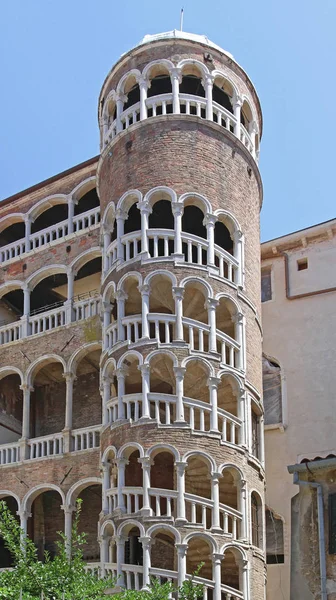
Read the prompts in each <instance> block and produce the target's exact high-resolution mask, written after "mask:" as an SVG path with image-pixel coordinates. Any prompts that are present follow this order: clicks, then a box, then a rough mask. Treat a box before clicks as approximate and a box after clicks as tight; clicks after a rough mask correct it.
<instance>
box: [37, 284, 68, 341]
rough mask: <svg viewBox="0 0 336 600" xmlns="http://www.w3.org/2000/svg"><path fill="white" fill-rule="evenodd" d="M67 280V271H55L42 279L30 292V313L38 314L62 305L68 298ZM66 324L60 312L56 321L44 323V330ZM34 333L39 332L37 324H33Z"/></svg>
mask: <svg viewBox="0 0 336 600" xmlns="http://www.w3.org/2000/svg"><path fill="white" fill-rule="evenodd" d="M67 282H68V278H67V275H66V274H65V273H53V274H52V275H48V274H47V272H46V275H45V277H43V279H41V280H40V281H39V282H38V283H37V285H36V286H35V287H34V289H33V290H32V291H31V293H30V315H31V316H33V315H37V314H38V313H40V312H45V311H47V310H51V309H52V308H58V307H61V306H62V305H63V304H64V302H65V301H66V300H67V297H68V296H67ZM60 325H64V317H63V318H62V315H61V314H59V315H58V316H57V317H55V321H53V322H52V321H51V320H47V321H46V322H45V324H44V328H43V330H44V331H47V330H48V329H53V328H54V327H59V326H60ZM32 333H33V334H34V333H39V331H37V330H35V324H34V323H33V324H32Z"/></svg>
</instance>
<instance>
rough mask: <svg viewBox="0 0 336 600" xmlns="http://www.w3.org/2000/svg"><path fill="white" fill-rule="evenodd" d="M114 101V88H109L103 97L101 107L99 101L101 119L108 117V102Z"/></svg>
mask: <svg viewBox="0 0 336 600" xmlns="http://www.w3.org/2000/svg"><path fill="white" fill-rule="evenodd" d="M116 101H117V92H116V90H110V91H109V93H108V94H107V96H106V98H105V99H104V104H103V106H102V107H101V103H100V102H99V107H100V113H101V117H102V118H103V119H104V118H108V117H109V113H108V107H109V104H110V102H114V103H115V104H116Z"/></svg>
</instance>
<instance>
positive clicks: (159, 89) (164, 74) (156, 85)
mask: <svg viewBox="0 0 336 600" xmlns="http://www.w3.org/2000/svg"><path fill="white" fill-rule="evenodd" d="M147 77H148V80H149V87H148V90H147V98H152V97H153V96H161V95H162V94H171V93H172V83H171V78H170V74H169V71H168V69H167V67H166V66H165V65H160V64H157V65H153V67H152V68H151V69H150V72H149V73H148V74H147ZM172 112H173V104H172V102H169V103H167V104H166V113H167V114H170V113H172ZM156 114H157V115H162V106H161V105H159V106H157V107H156ZM152 115H153V109H152V107H151V104H150V103H148V117H151V116H152Z"/></svg>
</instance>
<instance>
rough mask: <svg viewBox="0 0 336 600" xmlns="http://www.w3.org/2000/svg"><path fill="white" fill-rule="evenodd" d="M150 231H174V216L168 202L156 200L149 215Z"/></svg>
mask: <svg viewBox="0 0 336 600" xmlns="http://www.w3.org/2000/svg"><path fill="white" fill-rule="evenodd" d="M149 228H150V229H174V216H173V212H172V206H171V201H170V200H157V201H156V202H155V204H154V205H153V208H152V212H151V214H150V215H149Z"/></svg>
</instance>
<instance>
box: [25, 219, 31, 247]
mask: <svg viewBox="0 0 336 600" xmlns="http://www.w3.org/2000/svg"><path fill="white" fill-rule="evenodd" d="M31 225H32V218H31V216H30V215H26V216H25V252H29V251H30V235H31Z"/></svg>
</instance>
